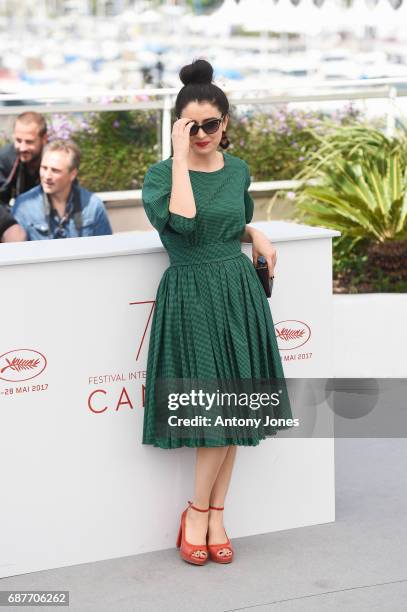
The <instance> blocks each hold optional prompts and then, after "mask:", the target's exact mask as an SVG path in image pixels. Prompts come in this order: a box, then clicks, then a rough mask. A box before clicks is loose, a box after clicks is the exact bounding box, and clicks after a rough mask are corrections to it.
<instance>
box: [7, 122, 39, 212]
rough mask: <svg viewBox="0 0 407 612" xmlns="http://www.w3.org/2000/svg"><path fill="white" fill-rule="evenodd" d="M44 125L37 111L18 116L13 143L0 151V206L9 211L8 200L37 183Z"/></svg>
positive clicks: (9, 202)
mask: <svg viewBox="0 0 407 612" xmlns="http://www.w3.org/2000/svg"><path fill="white" fill-rule="evenodd" d="M47 139H48V138H47V124H46V122H45V119H44V117H43V116H42V115H40V114H39V113H34V112H25V113H22V114H21V115H18V117H17V119H16V122H15V125H14V134H13V141H14V142H13V144H8V145H6V146H5V147H3V148H2V149H1V150H0V207H1V206H3V207H5V208H6V210H7V211H9V210H10V205H11V200H12V199H13V198H16V197H17V196H19V195H21V194H22V193H24V192H26V191H29V190H30V189H32V188H33V187H35V186H36V185H38V184H39V182H40V163H41V155H42V150H43V147H44V145H45V143H46V142H47Z"/></svg>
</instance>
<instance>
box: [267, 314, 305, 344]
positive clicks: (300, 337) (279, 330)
mask: <svg viewBox="0 0 407 612" xmlns="http://www.w3.org/2000/svg"><path fill="white" fill-rule="evenodd" d="M274 328H275V331H276V337H277V344H278V348H279V349H280V350H281V351H290V350H292V349H296V348H299V347H300V346H303V344H305V343H306V342H308V340H309V339H310V337H311V328H310V327H309V325H307V324H306V323H304V321H297V320H296V319H286V320H285V321H280V322H279V323H275V325H274Z"/></svg>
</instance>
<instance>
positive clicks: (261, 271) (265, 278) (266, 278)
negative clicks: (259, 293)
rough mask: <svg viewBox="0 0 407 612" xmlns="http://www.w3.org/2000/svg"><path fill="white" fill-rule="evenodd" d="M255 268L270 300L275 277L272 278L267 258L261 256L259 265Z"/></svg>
mask: <svg viewBox="0 0 407 612" xmlns="http://www.w3.org/2000/svg"><path fill="white" fill-rule="evenodd" d="M254 267H255V268H256V272H257V275H258V277H259V279H260V282H261V284H262V285H263V289H264V291H265V293H266V296H267V297H268V298H269V297H271V292H272V290H273V279H274V276H272V277H271V278H270V275H269V267H268V265H267V261H266V258H265V257H264V256H263V255H260V256H259V258H258V259H257V264H256V265H255V266H254Z"/></svg>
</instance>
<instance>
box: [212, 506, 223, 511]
mask: <svg viewBox="0 0 407 612" xmlns="http://www.w3.org/2000/svg"><path fill="white" fill-rule="evenodd" d="M209 508H210V509H211V510H224V507H223V506H222V508H217V507H216V506H209Z"/></svg>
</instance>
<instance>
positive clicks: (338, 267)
mask: <svg viewBox="0 0 407 612" xmlns="http://www.w3.org/2000/svg"><path fill="white" fill-rule="evenodd" d="M369 245H370V241H369V240H368V239H364V240H360V241H359V242H358V243H357V244H356V245H355V244H354V243H353V240H352V239H351V238H348V237H346V236H345V237H343V236H341V237H335V238H333V240H332V246H333V250H332V253H333V286H334V292H336V293H372V292H373V293H380V292H386V293H405V292H407V282H406V281H405V280H402V279H394V278H392V277H391V276H389V275H388V274H386V272H384V271H383V270H381V269H380V268H378V267H376V268H371V267H369V262H368V250H369Z"/></svg>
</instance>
